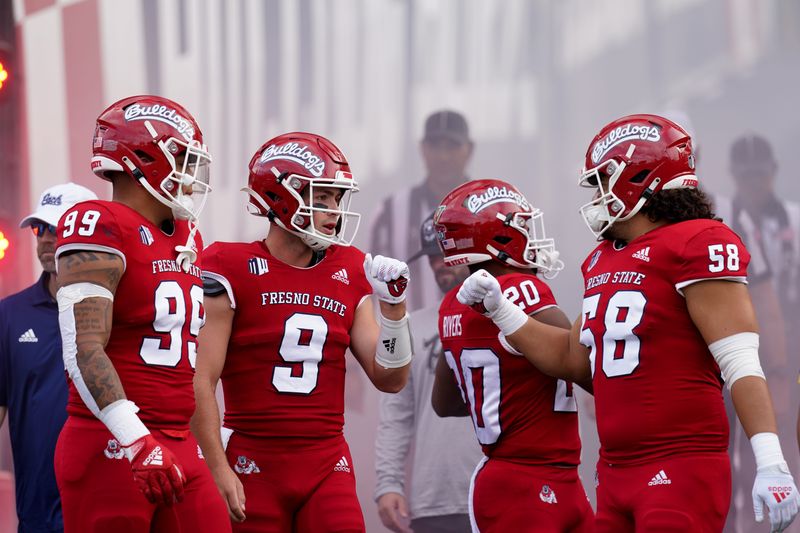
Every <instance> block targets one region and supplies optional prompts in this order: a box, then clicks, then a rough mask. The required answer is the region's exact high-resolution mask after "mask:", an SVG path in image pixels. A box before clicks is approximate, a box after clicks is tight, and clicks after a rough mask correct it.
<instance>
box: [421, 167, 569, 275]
mask: <svg viewBox="0 0 800 533" xmlns="http://www.w3.org/2000/svg"><path fill="white" fill-rule="evenodd" d="M433 221H434V224H435V227H436V237H437V240H438V242H439V248H440V249H441V251H442V254H443V255H444V262H445V264H447V265H448V266H454V265H472V264H475V263H482V262H484V261H490V260H492V259H493V260H495V261H498V262H500V263H504V264H508V265H510V266H514V267H517V268H537V269H539V271H540V272H542V273H543V274H545V275H546V276H549V277H553V276H555V275H556V274H557V273H558V271H559V270H561V269H562V268H563V267H564V264H563V263H562V262H561V261H559V259H558V252H557V251H556V249H555V242H554V241H553V239H548V238H547V237H546V236H545V231H544V215H543V213H542V212H541V211H540V210H539V209H537V208H535V207H532V206H531V204H530V203H528V200H526V199H525V197H524V196H523V195H522V193H520V192H519V191H518V190H517V189H516V187H514V186H513V185H511V184H510V183H506V182H504V181H500V180H475V181H468V182H467V183H465V184H463V185H459V186H458V187H456V188H455V189H453V190H452V191H450V193H449V194H448V195H447V196H445V198H444V200H442V202H441V205H440V206H439V207H438V208H437V209H436V213H435V214H434V217H433Z"/></svg>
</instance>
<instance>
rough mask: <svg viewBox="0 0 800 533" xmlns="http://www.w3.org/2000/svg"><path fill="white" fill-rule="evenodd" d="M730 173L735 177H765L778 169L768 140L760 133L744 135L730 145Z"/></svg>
mask: <svg viewBox="0 0 800 533" xmlns="http://www.w3.org/2000/svg"><path fill="white" fill-rule="evenodd" d="M730 165H731V167H730V168H731V174H733V176H734V177H735V178H739V179H742V178H744V179H746V178H766V177H770V176H773V175H774V174H775V172H776V171H777V170H778V163H777V161H775V155H774V154H773V152H772V146H771V145H770V144H769V141H768V140H766V139H765V138H764V137H761V136H760V135H752V134H751V135H744V136H742V137H739V138H738V139H736V140H735V141H734V142H733V144H732V145H731V155H730Z"/></svg>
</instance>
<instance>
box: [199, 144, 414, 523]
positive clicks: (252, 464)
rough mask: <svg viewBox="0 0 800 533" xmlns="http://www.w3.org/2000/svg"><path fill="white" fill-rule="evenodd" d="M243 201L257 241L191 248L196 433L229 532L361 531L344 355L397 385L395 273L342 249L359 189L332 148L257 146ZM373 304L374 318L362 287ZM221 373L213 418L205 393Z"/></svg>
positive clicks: (391, 266) (386, 263)
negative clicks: (196, 251) (196, 325)
mask: <svg viewBox="0 0 800 533" xmlns="http://www.w3.org/2000/svg"><path fill="white" fill-rule="evenodd" d="M244 190H245V191H247V192H248V193H249V195H250V203H249V207H250V208H251V211H252V213H253V214H255V215H257V216H263V217H266V218H268V219H269V221H270V223H271V224H270V228H269V231H268V233H267V236H266V238H265V239H260V240H257V241H254V242H250V243H223V242H219V243H214V244H212V245H211V246H209V247H208V248H207V249H206V250H205V252H204V254H203V261H204V263H203V269H204V272H203V276H204V283H205V295H206V312H207V314H208V320H207V324H206V326H205V328H203V331H202V333H201V335H200V337H201V344H200V352H199V354H198V359H197V374H196V376H195V392H196V397H197V413H196V415H195V418H194V421H193V427H194V430H195V433H196V434H197V436H198V439H199V440H200V444H201V446H202V448H203V451H204V453H205V455H206V458H207V460H208V462H209V466H210V467H211V470H212V473H213V474H214V478H215V480H216V482H217V485H218V487H219V490H220V492H221V493H222V495H223V497H224V498H225V500H226V502H227V504H228V510H229V513H230V515H231V518H232V519H233V520H234V522H235V523H234V531H237V532H246V531H253V532H256V531H257V532H265V531H274V532H287V533H289V532H291V531H303V532H307V533H325V532H333V531H348V532H357V531H364V518H363V516H362V513H361V507H360V505H359V502H358V498H357V496H356V488H355V473H354V470H353V460H352V457H351V455H350V450H349V448H348V446H347V442H345V440H344V436H343V432H342V429H343V425H344V384H345V353H346V350H347V349H348V348H349V349H350V350H351V351H352V353H353V355H354V356H355V357H356V359H357V360H358V362H359V363H360V364H361V366H362V368H363V369H364V371H365V372H366V374H367V376H368V377H369V379H370V380H371V381H372V383H373V384H374V385H375V386H376V387H377V388H378V389H379V390H382V391H385V392H397V391H399V390H400V389H401V388H402V387H403V386H404V385H405V383H406V380H407V378H408V372H409V363H410V362H411V337H410V333H409V329H408V318H407V315H406V306H405V291H406V286H407V285H406V284H407V283H408V267H407V266H406V264H405V263H403V262H401V261H397V260H395V259H390V258H387V257H382V256H376V257H374V258H373V257H372V256H370V255H369V254H366V256H365V255H364V253H362V252H361V251H359V250H358V249H356V248H355V247H353V246H350V244H351V242H352V240H353V237H354V236H355V232H356V229H357V227H358V221H359V218H360V216H359V214H358V213H354V212H352V211H350V210H349V205H350V200H351V195H352V193H354V192H356V191H357V190H358V188H357V185H356V181H355V180H354V178H353V175H352V174H351V173H350V166H349V164H348V162H347V160H346V159H345V157H344V155H343V154H342V152H341V151H340V150H339V149H338V148H337V147H336V146H335V145H334V144H333V143H332V142H330V141H329V140H328V139H326V138H324V137H321V136H319V135H315V134H311V133H287V134H284V135H280V136H278V137H276V138H274V139H271V140H270V141H267V142H266V143H265V144H264V145H263V146H262V147H261V148H259V150H258V151H257V152H256V153H255V155H254V156H253V158H252V160H251V161H250V177H249V187H247V188H245V189H244ZM373 293H374V294H375V295H376V296H377V297H378V299H379V301H380V314H379V317H378V321H379V322H380V324H378V322H376V319H375V315H374V308H373V305H372V302H371V301H370V298H368V297H369V295H370V294H373ZM220 377H221V378H222V385H223V392H224V394H225V417H224V422H223V427H222V435H221V434H220V420H219V412H218V407H217V402H216V399H215V396H214V391H215V389H216V386H217V382H218V381H219V379H220Z"/></svg>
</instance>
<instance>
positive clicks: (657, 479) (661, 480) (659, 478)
mask: <svg viewBox="0 0 800 533" xmlns="http://www.w3.org/2000/svg"><path fill="white" fill-rule="evenodd" d="M648 485H649V486H651V487H655V486H656V485H672V480H671V479H670V478H669V477H667V473H666V472H664V471H663V470H659V471H658V474H656V475H655V476H653V479H651V480H650V483H648Z"/></svg>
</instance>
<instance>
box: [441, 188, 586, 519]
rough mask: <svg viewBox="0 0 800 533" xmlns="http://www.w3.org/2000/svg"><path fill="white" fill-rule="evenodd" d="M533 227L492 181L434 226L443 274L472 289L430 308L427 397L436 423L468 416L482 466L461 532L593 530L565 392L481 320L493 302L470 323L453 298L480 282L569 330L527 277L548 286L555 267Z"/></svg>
mask: <svg viewBox="0 0 800 533" xmlns="http://www.w3.org/2000/svg"><path fill="white" fill-rule="evenodd" d="M543 216H544V215H543V214H542V212H541V211H540V210H539V209H536V208H534V207H533V206H531V204H530V203H528V200H527V199H525V197H524V196H523V195H522V194H521V193H520V192H519V191H518V190H517V189H516V188H515V187H514V186H513V185H511V184H509V183H506V182H503V181H500V180H476V181H470V182H467V183H465V184H464V185H461V186H459V187H456V188H455V189H453V190H452V191H450V193H449V194H448V195H447V196H446V197H445V198H444V200H442V202H441V205H440V206H439V208H438V209H437V210H436V213H435V215H434V224H435V228H436V231H437V239H438V242H439V247H440V248H441V250H442V253H443V255H444V261H445V264H447V265H449V266H455V265H464V264H465V265H468V266H469V269H470V271H471V272H473V274H472V276H471V279H472V280H473V281H476V280H477V284H476V286H475V287H471V286H470V285H469V284H467V283H464V284H463V285H461V287H460V288H458V287H457V288H455V289H453V290H452V291H450V292H449V293H448V294H447V295H446V296H445V297H444V300H443V301H442V304H441V306H440V307H439V336H440V337H441V339H442V348H443V350H444V357H442V358H440V359H439V362H438V365H437V367H436V379H435V382H434V386H433V394H432V402H433V408H434V410H435V411H436V412H437V413H438V414H439V416H467V415H469V416H471V417H472V423H473V426H474V428H475V435H476V436H477V437H478V442H480V444H481V445H482V446H483V452H484V454H485V455H486V457H485V458H484V459H483V460H482V461H481V462H480V463H479V464H478V465H477V467H476V469H475V473H474V474H473V477H472V483H471V486H470V501H469V510H470V520H471V522H472V525H473V531H483V532H506V531H549V532H553V533H567V532H572V533H590V532H591V531H592V527H593V522H594V515H593V513H592V508H591V506H590V505H589V501H588V500H587V499H586V492H585V491H584V489H583V485H582V484H581V481H580V479H579V478H578V464H579V463H580V454H581V441H580V437H579V436H578V409H577V404H576V402H575V396H574V395H573V389H572V387H573V385H572V383H570V382H567V381H564V380H561V379H557V378H555V377H552V376H549V375H546V374H544V373H542V372H540V371H539V370H537V369H536V367H534V366H533V365H532V364H531V363H530V362H529V361H527V360H526V358H525V357H524V355H523V354H522V353H520V352H519V351H517V350H515V349H514V348H513V347H512V346H511V345H510V344H509V343H508V342H507V341H506V339H505V337H504V335H503V332H502V327H500V326H499V325H498V323H499V324H502V319H498V320H497V322H498V323H493V320H494V319H495V318H496V317H490V316H484V315H483V314H481V313H482V312H484V311H486V310H487V309H488V308H490V307H493V306H494V305H496V303H495V302H490V301H489V299H481V302H478V301H477V300H475V301H472V302H470V304H475V308H476V310H477V311H478V312H474V311H473V310H470V309H469V307H467V306H466V305H465V304H464V298H465V294H462V293H463V292H465V291H466V292H467V293H471V292H473V291H475V290H478V291H480V290H481V289H480V287H481V286H482V283H483V282H484V280H485V281H486V282H492V283H494V287H495V288H496V289H497V290H496V291H495V292H494V293H493V298H495V299H502V300H504V301H506V302H508V305H509V306H512V307H513V308H515V309H517V310H518V311H519V313H520V314H521V315H522V316H524V317H527V316H531V317H533V318H532V319H533V320H536V321H539V322H541V323H546V324H552V325H554V326H557V327H561V328H564V331H565V332H566V331H568V329H569V325H570V324H569V320H568V319H567V317H566V316H565V315H564V313H563V312H562V311H561V310H560V309H559V308H558V306H557V304H556V300H555V298H554V297H553V293H552V292H551V291H550V288H549V287H548V286H547V284H546V283H545V282H544V281H543V280H542V279H540V278H539V277H537V274H540V275H542V276H545V277H548V278H549V277H553V276H554V275H555V274H557V273H558V271H559V270H560V269H561V268H562V267H563V264H562V263H561V261H559V259H558V252H557V251H556V249H555V243H554V241H553V239H549V238H547V236H546V235H545V231H544V219H543ZM494 276H497V278H496V279H495V277H494ZM466 297H467V298H470V296H469V295H468V294H467V295H466ZM484 306H485V307H484ZM587 383H588V380H587ZM587 386H588V385H587Z"/></svg>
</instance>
